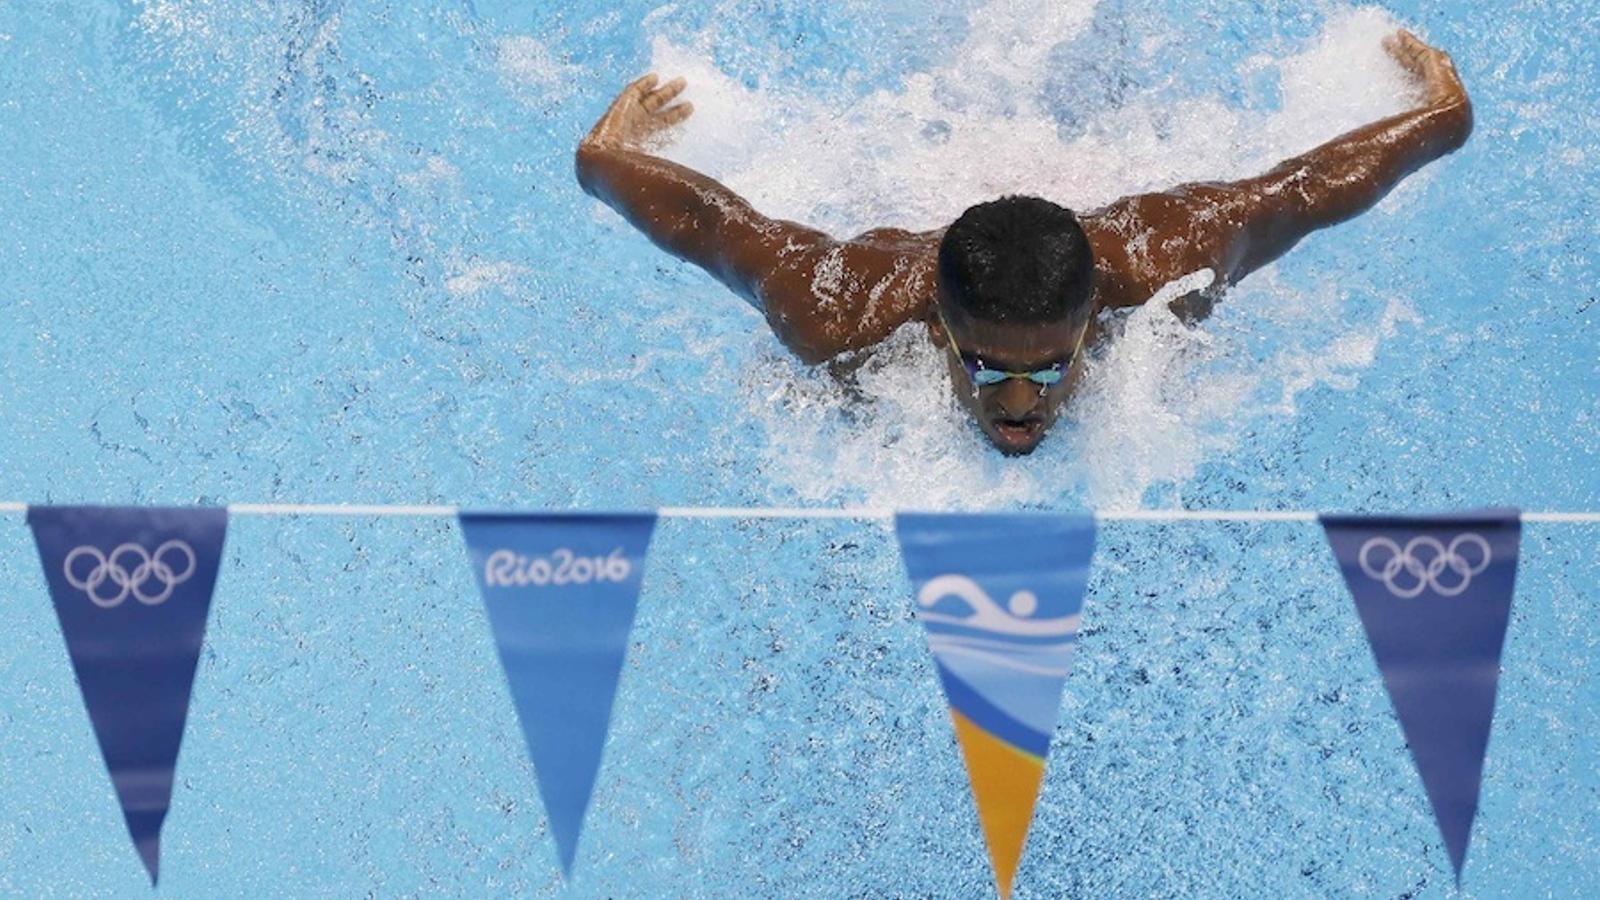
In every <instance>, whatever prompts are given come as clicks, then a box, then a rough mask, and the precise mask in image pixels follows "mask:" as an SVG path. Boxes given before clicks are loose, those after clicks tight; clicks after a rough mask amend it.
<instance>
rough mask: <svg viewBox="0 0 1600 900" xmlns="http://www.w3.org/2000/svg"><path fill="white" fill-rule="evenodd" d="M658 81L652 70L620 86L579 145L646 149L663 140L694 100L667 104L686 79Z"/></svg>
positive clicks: (598, 148) (580, 147)
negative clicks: (620, 90)
mask: <svg viewBox="0 0 1600 900" xmlns="http://www.w3.org/2000/svg"><path fill="white" fill-rule="evenodd" d="M659 82H660V79H658V78H657V77H656V76H655V73H653V72H652V73H651V74H649V75H646V76H644V77H643V78H640V79H639V80H638V81H635V82H634V83H632V84H630V85H628V86H627V87H625V88H623V89H622V93H620V94H618V95H617V99H615V100H613V101H612V102H611V108H610V109H608V110H606V112H605V115H603V116H601V117H600V121H598V122H596V123H595V124H594V128H593V129H591V130H590V131H589V136H588V137H586V138H584V139H583V143H582V144H580V145H579V149H580V150H584V149H589V150H648V149H651V148H652V147H659V146H660V145H662V144H663V143H665V137H666V134H667V132H669V131H670V130H671V129H672V127H673V126H675V125H677V124H679V123H680V122H682V121H683V120H685V119H687V118H689V116H690V115H692V114H693V113H694V104H692V103H679V104H678V105H677V106H670V105H669V104H670V103H672V101H674V100H676V99H677V98H678V95H679V94H681V93H683V89H684V87H685V85H687V83H688V82H686V81H684V80H683V79H682V78H674V79H672V80H671V81H669V82H667V83H666V84H660V83H659Z"/></svg>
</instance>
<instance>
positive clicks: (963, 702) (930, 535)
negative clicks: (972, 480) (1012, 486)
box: [895, 513, 1095, 898]
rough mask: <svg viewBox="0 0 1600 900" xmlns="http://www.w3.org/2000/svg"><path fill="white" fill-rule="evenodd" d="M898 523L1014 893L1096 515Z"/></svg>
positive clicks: (1001, 876) (996, 855)
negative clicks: (1013, 885)
mask: <svg viewBox="0 0 1600 900" xmlns="http://www.w3.org/2000/svg"><path fill="white" fill-rule="evenodd" d="M895 532H896V534H897V535H898V536H899V539H900V551H901V554H902V555H903V556H904V558H905V562H906V570H907V572H908V573H909V574H910V576H911V582H912V585H913V586H914V587H915V588H916V592H917V604H916V608H917V618H918V619H919V620H921V622H922V624H923V626H924V627H925V628H926V630H927V635H928V648H929V649H930V650H931V651H932V652H933V658H934V662H935V664H936V666H937V668H938V670H939V680H940V681H941V682H943V684H944V692H945V697H946V698H947V699H948V700H949V702H950V716H951V718H952V719H954V720H955V730H956V738H957V741H958V742H959V743H960V745H961V753H962V756H963V757H964V758H965V759H966V763H967V776H968V778H969V779H970V780H971V782H972V794H973V799H974V800H975V801H976V803H977V807H978V820H979V822H980V823H981V824H982V826H983V835H984V840H985V841H986V842H987V843H988V845H989V859H990V862H991V863H992V864H993V865H994V876H995V885H996V887H997V888H998V889H999V892H1000V896H1001V897H1003V898H1004V897H1009V896H1010V895H1011V883H1012V880H1013V878H1014V877H1015V876H1016V871H1017V865H1018V863H1019V862H1020V861H1021V859H1022V849H1023V845H1024V844H1025V842H1026V841H1027V837H1028V826H1029V825H1030V824H1031V823H1032V821H1033V809H1034V803H1035V801H1036V800H1037V799H1038V795H1039V785H1040V783H1041V782H1042V781H1043V779H1044V769H1045V759H1046V757H1047V756H1048V754H1049V752H1050V738H1051V735H1053V734H1054V733H1055V728H1056V719H1057V717H1058V716H1059V715H1060V710H1061V688H1062V684H1063V682H1064V681H1065V680H1066V676H1067V668H1068V665H1069V664H1070V663H1071V660H1072V651H1073V646H1074V644H1075V643H1076V641H1077V634H1078V623H1079V619H1080V614H1081V612H1082V609H1083V599H1084V590H1085V587H1086V584H1087V581H1088V575H1089V562H1090V560H1091V559H1092V558H1093V556H1094V537H1095V527H1094V519H1093V518H1092V517H1090V516H1080V515H1029V514H1019V515H963V514H921V513H902V514H900V515H898V516H896V518H895Z"/></svg>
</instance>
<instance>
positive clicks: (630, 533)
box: [461, 513, 656, 877]
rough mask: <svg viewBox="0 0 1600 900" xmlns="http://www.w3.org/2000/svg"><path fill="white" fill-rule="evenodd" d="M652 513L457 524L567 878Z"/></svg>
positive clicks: (465, 519) (485, 516) (478, 517)
mask: <svg viewBox="0 0 1600 900" xmlns="http://www.w3.org/2000/svg"><path fill="white" fill-rule="evenodd" d="M655 522H656V517H655V514H654V513H637V514H618V515H586V514H540V515H513V514H504V515H502V514H494V513H463V514H462V515H461V530H462V533H463V534H464V535H465V537H466V540H467V549H468V551H469V552H470V553H471V556H472V565H473V570H474V572H475V576H476V578H477V581H478V588H479V590H480V591H481V592H482V594H483V602H484V606H485V607H486V608H487V609H488V612H489V625H490V627H491V628H492V629H493V631H494V639H495V644H496V646H497V647H498V648H499V652H500V662H501V664H502V665H503V666H504V667H505V672H506V681H507V682H508V684H509V685H510V687H511V698H512V700H513V702H514V703H515V704H516V707H517V718H518V719H519V720H520V722H521V723H522V732H523V736H524V737H525V738H526V739H527V743H528V753H529V755H530V756H531V757H532V759H533V767H534V772H535V774H536V775H537V777H538V781H539V793H540V795H541V796H543V797H544V806H545V813H546V815H547V816H548V817H549V820H550V831H551V832H552V833H553V834H554V836H555V840H556V849H557V851H558V852H559V854H560V857H561V869H562V872H563V873H565V874H566V875H567V877H571V875H572V863H573V860H574V859H575V858H576V857H577V854H578V834H579V832H580V831H581V830H582V828H583V816H584V812H585V810H587V809H588V807H589V796H590V794H591V793H592V792H593V790H594V782H595V776H596V775H597V774H598V773H599V771H600V757H601V753H602V752H603V751H604V749H605V742H606V731H607V729H608V727H609V726H610V723H611V704H612V701H613V700H614V699H615V698H616V693H617V681H618V679H619V678H620V677H621V674H622V662H623V657H624V656H626V654H627V652H628V632H629V630H630V629H631V628H632V627H633V616H634V610H635V609H636V607H637V605H638V601H639V589H640V587H641V586H642V584H643V581H644V562H645V554H646V552H647V551H648V549H649V546H650V535H651V532H652V531H653V530H654V528H655Z"/></svg>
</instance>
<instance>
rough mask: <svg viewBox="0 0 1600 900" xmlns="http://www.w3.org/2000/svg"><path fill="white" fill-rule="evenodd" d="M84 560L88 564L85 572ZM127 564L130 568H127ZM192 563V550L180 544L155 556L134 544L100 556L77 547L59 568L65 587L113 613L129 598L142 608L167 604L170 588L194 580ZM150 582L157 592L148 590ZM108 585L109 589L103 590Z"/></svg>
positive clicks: (159, 550) (172, 543) (164, 547)
mask: <svg viewBox="0 0 1600 900" xmlns="http://www.w3.org/2000/svg"><path fill="white" fill-rule="evenodd" d="M84 560H89V565H88V567H87V570H86V569H85V566H84V565H83V564H82V562H83V561H84ZM130 562H131V563H133V567H132V568H129V567H128V565H127V563H130ZM195 562H196V560H195V555H194V548H193V547H191V546H189V545H188V544H186V543H184V542H183V541H167V542H166V543H165V544H162V545H161V546H160V547H157V548H156V552H154V553H151V552H150V551H148V550H146V549H145V548H144V547H142V546H140V545H138V544H133V543H128V544H123V545H121V546H119V547H117V549H115V550H113V551H111V552H110V553H101V552H100V550H99V548H97V547H90V546H82V547H76V548H74V549H73V551H72V552H71V553H68V554H67V559H66V561H65V562H64V563H62V565H61V568H62V571H63V572H64V573H65V574H66V576H67V583H68V584H70V585H72V586H73V587H75V588H77V589H78V590H80V591H83V592H84V593H85V594H86V595H88V597H89V599H90V600H91V601H93V603H94V605H95V606H98V607H100V608H101V609H114V608H116V607H118V606H121V605H122V603H123V601H125V600H127V599H128V597H129V595H132V597H133V599H135V600H137V601H139V602H140V603H143V604H144V605H145V606H160V605H161V604H163V603H165V602H167V600H168V599H169V598H170V597H171V596H172V589H173V588H175V587H177V586H178V585H180V584H183V583H184V582H185V581H188V580H189V579H190V578H191V577H193V576H194V570H195ZM178 567H181V570H180V568H178ZM152 582H154V583H155V584H156V585H158V586H159V587H160V590H158V591H153V590H149V587H150V585H151V583H152ZM107 584H109V585H110V587H105V586H106V585H107ZM113 589H115V591H114V592H113Z"/></svg>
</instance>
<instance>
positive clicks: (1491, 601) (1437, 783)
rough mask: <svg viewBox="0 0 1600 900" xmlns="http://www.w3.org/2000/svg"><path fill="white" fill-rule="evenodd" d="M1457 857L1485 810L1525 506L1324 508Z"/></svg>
mask: <svg viewBox="0 0 1600 900" xmlns="http://www.w3.org/2000/svg"><path fill="white" fill-rule="evenodd" d="M1322 524H1323V527H1324V529H1325V530H1326V532H1327V535H1328V543H1329V544H1330V545H1332V547H1333V555H1334V556H1335V557H1336V558H1337V559H1338V561H1339V568H1340V570H1341V571H1342V572H1343V573H1344V580H1345V584H1346V585H1348V586H1349V588H1350V594H1351V595H1352V596H1353V597H1354V598H1355V603H1356V610H1357V612H1359V613H1360V615H1361V624H1362V625H1363V626H1364V627H1365V628H1366V632H1367V640H1368V642H1370V643H1371V644H1372V653H1373V656H1374V657H1376V659H1377V662H1378V669H1379V670H1380V671H1382V673H1383V682H1384V685H1385V686H1387V688H1388V690H1389V699H1390V700H1391V701H1392V702H1393V703H1394V710H1395V713H1396V714H1397V715H1398V716H1399V718H1400V727H1401V729H1402V730H1403V731H1404V732H1405V736H1406V743H1407V744H1408V745H1409V746H1410V748H1411V757H1412V759H1413V760H1414V761H1415V762H1416V764H1417V772H1418V774H1420V775H1421V776H1422V785H1423V787H1424V788H1425V789H1426V790H1427V793H1428V802H1429V803H1430V804H1431V805H1432V806H1433V815H1434V819H1435V820H1437V822H1438V823H1439V832H1440V834H1441V835H1443V837H1444V843H1445V847H1446V849H1447V850H1448V851H1449V853H1450V863H1451V865H1453V866H1454V867H1455V874H1456V881H1457V882H1459V881H1460V880H1461V868H1462V866H1463V865H1464V864H1465V863H1466V858H1467V842H1468V839H1469V838H1470V837H1471V835H1472V820H1473V817H1474V816H1475V815H1476V814H1477V811H1478V792H1479V789H1480V786H1481V782H1482V777H1483V759H1484V753H1485V751H1486V750H1487V748H1488V744H1489V726H1490V722H1491V721H1492V720H1493V718H1494V696H1495V689H1496V687H1497V686H1498V684H1499V681H1500V651H1501V648H1502V647H1503V646H1504V644H1505V636H1506V623H1507V622H1508V620H1509V619H1510V616H1511V596H1512V593H1513V590H1514V587H1515V581H1516V575H1517V553H1518V544H1519V541H1520V538H1521V534H1522V526H1521V521H1520V519H1519V518H1518V515H1517V513H1516V511H1514V510H1509V511H1495V512H1488V513H1477V514H1463V515H1460V516H1437V517H1434V516H1429V517H1407V518H1402V517H1377V516H1332V515H1326V516H1323V517H1322Z"/></svg>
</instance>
